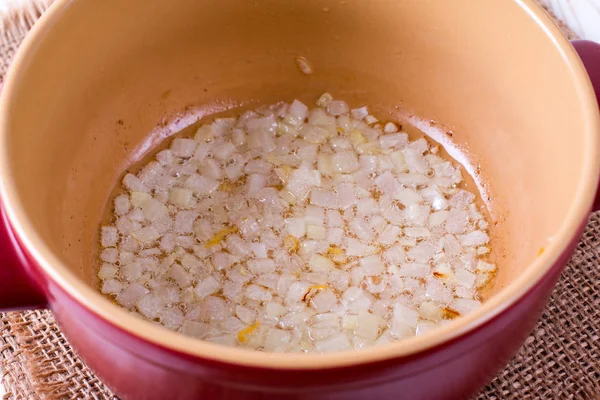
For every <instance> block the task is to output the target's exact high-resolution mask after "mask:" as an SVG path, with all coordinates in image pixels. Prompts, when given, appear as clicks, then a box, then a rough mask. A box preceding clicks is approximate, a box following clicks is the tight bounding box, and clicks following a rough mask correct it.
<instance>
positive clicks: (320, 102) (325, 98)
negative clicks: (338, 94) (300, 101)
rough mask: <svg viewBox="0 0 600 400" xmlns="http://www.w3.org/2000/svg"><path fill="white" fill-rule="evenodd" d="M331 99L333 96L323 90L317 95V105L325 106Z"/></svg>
mask: <svg viewBox="0 0 600 400" xmlns="http://www.w3.org/2000/svg"><path fill="white" fill-rule="evenodd" d="M332 100H333V96H331V94H329V93H327V92H325V93H323V94H322V95H321V97H319V100H317V106H319V107H327V105H328V104H329V103H331V101H332Z"/></svg>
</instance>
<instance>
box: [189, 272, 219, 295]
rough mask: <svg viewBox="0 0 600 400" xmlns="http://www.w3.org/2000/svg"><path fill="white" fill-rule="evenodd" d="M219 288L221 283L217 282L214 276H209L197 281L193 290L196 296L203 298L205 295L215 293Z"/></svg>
mask: <svg viewBox="0 0 600 400" xmlns="http://www.w3.org/2000/svg"><path fill="white" fill-rule="evenodd" d="M220 288H221V284H220V283H219V281H217V280H216V279H215V277H213V276H209V277H207V278H205V279H203V280H201V281H200V282H198V284H197V285H196V287H195V288H194V291H195V293H196V296H198V297H199V298H200V299H204V298H205V297H207V296H210V295H211V294H215V293H217V292H218V291H219V289H220Z"/></svg>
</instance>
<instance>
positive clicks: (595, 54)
mask: <svg viewBox="0 0 600 400" xmlns="http://www.w3.org/2000/svg"><path fill="white" fill-rule="evenodd" d="M571 43H572V44H573V47H574V48H575V50H576V51H577V53H578V54H579V58H581V61H582V62H583V65H584V66H585V69H586V70H587V73H588V75H589V76H590V81H591V82H592V86H593V87H594V91H595V92H596V100H598V104H600V44H599V43H596V42H592V41H590V40H573V41H572V42H571ZM598 188H599V189H598V192H596V200H594V206H593V208H592V209H593V210H594V211H598V210H600V182H599V183H598Z"/></svg>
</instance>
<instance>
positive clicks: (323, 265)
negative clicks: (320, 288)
mask: <svg viewBox="0 0 600 400" xmlns="http://www.w3.org/2000/svg"><path fill="white" fill-rule="evenodd" d="M308 266H309V268H310V270H311V271H313V272H321V273H328V272H329V270H330V269H332V268H333V267H334V264H333V261H331V260H330V259H329V258H327V257H323V256H322V255H320V254H313V255H312V256H311V257H310V260H309V262H308Z"/></svg>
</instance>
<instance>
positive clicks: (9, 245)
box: [0, 202, 46, 311]
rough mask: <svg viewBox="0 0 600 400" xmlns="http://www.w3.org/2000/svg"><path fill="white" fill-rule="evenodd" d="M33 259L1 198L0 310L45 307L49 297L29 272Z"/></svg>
mask: <svg viewBox="0 0 600 400" xmlns="http://www.w3.org/2000/svg"><path fill="white" fill-rule="evenodd" d="M30 268H31V263H30V262H29V260H28V259H27V257H26V256H25V254H24V253H23V250H22V249H21V245H20V244H19V242H18V241H17V238H16V237H15V234H14V232H13V230H12V228H11V227H10V224H9V222H8V217H7V216H6V213H5V211H4V208H3V206H2V202H0V311H14V310H24V309H34V308H44V307H45V306H46V298H45V296H44V295H43V294H42V290H41V288H40V285H39V284H38V283H36V282H35V281H34V280H33V278H32V275H31V274H30V273H29V272H28V270H29V269H30Z"/></svg>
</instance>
